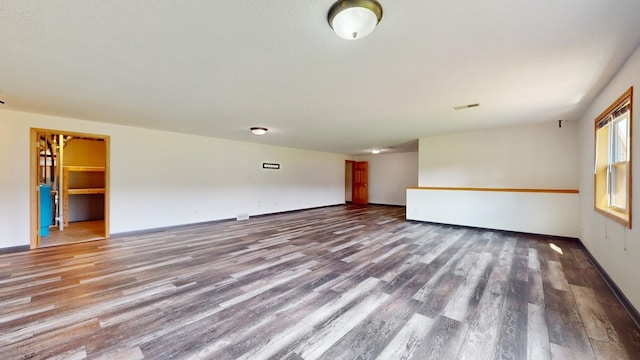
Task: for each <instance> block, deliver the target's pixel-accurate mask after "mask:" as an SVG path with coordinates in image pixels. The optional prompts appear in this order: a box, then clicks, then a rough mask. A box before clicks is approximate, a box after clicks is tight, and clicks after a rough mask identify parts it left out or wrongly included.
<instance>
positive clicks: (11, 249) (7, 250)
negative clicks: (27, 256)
mask: <svg viewBox="0 0 640 360" xmlns="http://www.w3.org/2000/svg"><path fill="white" fill-rule="evenodd" d="M20 251H29V245H20V246H10V247H6V248H0V254H9V253H14V252H20Z"/></svg>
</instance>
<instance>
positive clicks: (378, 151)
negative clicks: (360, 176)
mask: <svg viewBox="0 0 640 360" xmlns="http://www.w3.org/2000/svg"><path fill="white" fill-rule="evenodd" d="M380 151H382V150H380V149H371V153H372V154H380Z"/></svg>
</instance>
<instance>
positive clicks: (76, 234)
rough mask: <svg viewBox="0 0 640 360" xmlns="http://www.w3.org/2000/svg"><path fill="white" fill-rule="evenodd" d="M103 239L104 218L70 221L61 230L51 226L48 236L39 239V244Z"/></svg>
mask: <svg viewBox="0 0 640 360" xmlns="http://www.w3.org/2000/svg"><path fill="white" fill-rule="evenodd" d="M96 239H104V220H90V221H78V222H70V223H69V225H67V226H65V228H64V230H63V231H60V230H58V229H57V228H54V227H52V228H51V229H50V230H49V236H43V237H42V238H41V239H40V246H41V247H46V246H55V245H63V244H70V243H74V242H80V241H89V240H96Z"/></svg>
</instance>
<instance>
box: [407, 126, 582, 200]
mask: <svg viewBox="0 0 640 360" xmlns="http://www.w3.org/2000/svg"><path fill="white" fill-rule="evenodd" d="M577 144H578V137H577V126H576V124H574V123H571V122H566V123H564V124H563V125H562V128H558V124H557V122H556V121H547V122H544V123H541V124H535V125H528V126H518V127H509V128H501V129H495V130H489V131H480V132H469V133H462V134H452V135H443V136H434V137H427V138H421V139H420V142H419V146H420V147H419V153H420V170H419V184H420V186H453V187H498V188H543V189H576V188H577V186H578V177H577V175H578V165H577V163H576V155H577V151H578V145H577Z"/></svg>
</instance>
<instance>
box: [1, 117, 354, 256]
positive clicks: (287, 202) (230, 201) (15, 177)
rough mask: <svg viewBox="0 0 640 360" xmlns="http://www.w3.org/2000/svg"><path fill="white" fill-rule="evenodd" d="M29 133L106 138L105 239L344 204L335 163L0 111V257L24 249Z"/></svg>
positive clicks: (337, 158) (339, 159)
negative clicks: (273, 165) (269, 165)
mask: <svg viewBox="0 0 640 360" xmlns="http://www.w3.org/2000/svg"><path fill="white" fill-rule="evenodd" d="M30 127H36V128H44V129H52V130H60V131H70V132H86V133H93V134H100V135H109V136H111V161H110V165H111V211H110V215H111V233H119V232H126V231H135V230H142V229H149V228H155V227H162V226H171V225H179V224H187V223H194V222H201V221H209V220H217V219H225V218H234V217H236V216H237V215H238V214H241V213H249V214H251V215H256V214H265V213H272V212H279V211H287V210H294V209H302V208H310V207H316V206H325V205H333V204H342V203H343V202H344V160H345V158H346V157H345V156H343V155H339V154H330V153H321V152H314V151H307V150H298V149H290V148H283V147H276V146H268V145H259V144H253V143H245V142H239V141H231V140H224V139H216V138H208V137H202V136H194V135H186V134H178V133H170V132H163V131H155V130H148V129H140V128H133V127H125V126H118V125H110V124H104V123H97V122H90V121H83V120H75V119H67V118H60V117H54V116H46V115H40V114H31V113H22V112H14V111H7V110H0V168H1V169H2V172H1V174H2V175H1V176H0V189H1V190H0V191H2V197H3V198H2V201H0V228H2V231H1V232H0V248H4V247H12V246H20V245H28V244H29V128H30ZM262 162H278V163H280V164H281V170H263V169H262V168H261V164H262Z"/></svg>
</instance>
